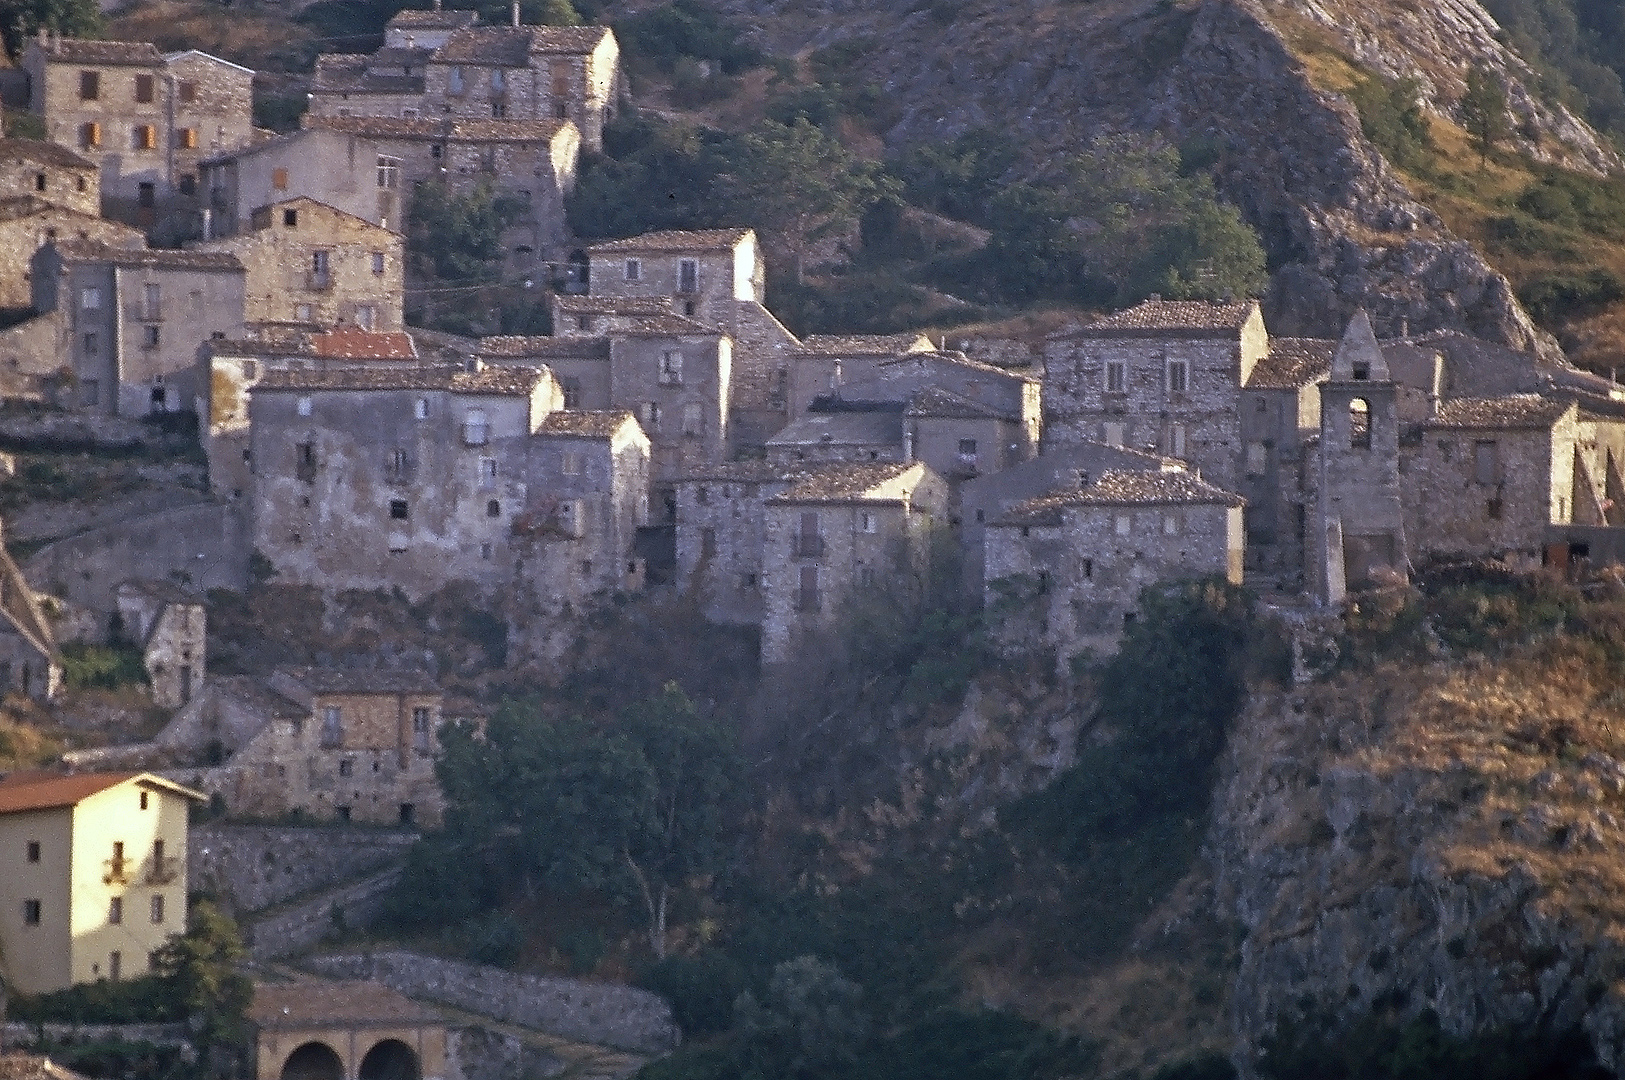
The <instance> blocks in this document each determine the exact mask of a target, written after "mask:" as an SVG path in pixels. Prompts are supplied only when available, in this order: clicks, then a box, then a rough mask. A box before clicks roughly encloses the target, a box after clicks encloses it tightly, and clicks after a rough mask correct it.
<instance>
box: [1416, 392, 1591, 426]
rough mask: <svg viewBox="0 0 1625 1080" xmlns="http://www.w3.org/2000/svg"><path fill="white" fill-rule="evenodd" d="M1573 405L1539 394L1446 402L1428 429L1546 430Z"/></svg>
mask: <svg viewBox="0 0 1625 1080" xmlns="http://www.w3.org/2000/svg"><path fill="white" fill-rule="evenodd" d="M1574 407H1575V406H1574V405H1573V403H1571V402H1568V401H1554V400H1552V399H1551V398H1544V397H1541V396H1540V395H1539V394H1507V395H1506V396H1504V397H1493V398H1450V399H1449V400H1446V401H1441V402H1439V410H1438V413H1437V415H1435V416H1434V417H1433V419H1431V420H1429V421H1428V426H1429V427H1443V428H1502V429H1505V428H1549V427H1551V426H1552V425H1553V424H1554V423H1556V422H1557V420H1558V418H1559V417H1561V416H1562V415H1563V414H1564V413H1566V412H1568V411H1569V410H1570V409H1572V408H1574Z"/></svg>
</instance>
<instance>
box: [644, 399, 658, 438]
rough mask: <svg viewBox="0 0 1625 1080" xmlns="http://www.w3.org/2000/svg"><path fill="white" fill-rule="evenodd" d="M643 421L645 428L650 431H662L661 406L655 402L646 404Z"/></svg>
mask: <svg viewBox="0 0 1625 1080" xmlns="http://www.w3.org/2000/svg"><path fill="white" fill-rule="evenodd" d="M641 419H642V421H643V426H644V427H646V428H648V429H649V430H650V431H658V430H660V405H659V404H658V403H657V402H653V401H646V402H644V403H643V415H642V417H641Z"/></svg>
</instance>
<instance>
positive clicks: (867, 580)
mask: <svg viewBox="0 0 1625 1080" xmlns="http://www.w3.org/2000/svg"><path fill="white" fill-rule="evenodd" d="M858 584H859V585H861V586H863V587H864V588H865V589H872V588H874V587H875V568H874V567H872V566H863V567H859V568H858Z"/></svg>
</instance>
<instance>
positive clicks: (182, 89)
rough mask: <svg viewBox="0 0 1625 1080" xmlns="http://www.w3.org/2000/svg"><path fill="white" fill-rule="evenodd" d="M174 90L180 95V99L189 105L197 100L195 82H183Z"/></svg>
mask: <svg viewBox="0 0 1625 1080" xmlns="http://www.w3.org/2000/svg"><path fill="white" fill-rule="evenodd" d="M176 92H177V93H178V94H179V95H180V99H181V100H182V101H184V102H185V103H186V104H188V105H190V104H192V102H194V101H196V100H197V83H195V82H183V83H181V84H180V86H179V87H177V89H176Z"/></svg>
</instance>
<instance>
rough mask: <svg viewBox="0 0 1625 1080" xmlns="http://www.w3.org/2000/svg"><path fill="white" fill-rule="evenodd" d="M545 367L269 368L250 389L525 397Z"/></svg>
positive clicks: (537, 381)
mask: <svg viewBox="0 0 1625 1080" xmlns="http://www.w3.org/2000/svg"><path fill="white" fill-rule="evenodd" d="M547 377H548V373H547V372H546V371H542V370H539V369H537V368H527V367H508V366H503V367H487V368H482V369H481V370H479V371H464V370H462V369H461V368H456V367H432V368H423V367H419V368H408V367H390V368H343V369H340V370H337V371H271V372H267V373H266V375H265V377H264V378H262V379H261V380H260V381H259V382H258V383H257V384H256V385H255V386H254V387H252V389H251V391H250V392H252V393H259V392H261V391H267V390H272V391H275V390H446V391H449V392H451V393H453V394H490V395H497V396H501V397H529V396H530V393H531V391H533V390H535V389H536V384H537V383H539V382H541V381H542V380H543V379H545V378H547Z"/></svg>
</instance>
